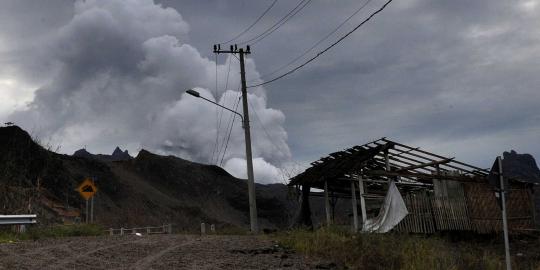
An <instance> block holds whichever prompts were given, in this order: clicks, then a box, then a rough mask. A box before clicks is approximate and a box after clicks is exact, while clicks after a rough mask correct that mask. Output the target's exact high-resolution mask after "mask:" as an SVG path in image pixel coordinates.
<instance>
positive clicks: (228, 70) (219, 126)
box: [216, 56, 232, 165]
mask: <svg viewBox="0 0 540 270" xmlns="http://www.w3.org/2000/svg"><path fill="white" fill-rule="evenodd" d="M227 60H228V62H229V65H228V68H227V78H226V79H225V88H224V89H223V93H226V91H227V87H228V86H229V75H230V73H231V60H232V58H231V57H230V56H229V58H228V59H227ZM223 100H224V101H225V99H223ZM216 101H217V97H216ZM222 105H223V106H225V105H226V104H222ZM223 110H224V109H223V108H222V107H219V117H218V125H217V137H218V141H219V134H220V129H221V122H222V119H223ZM221 145H223V144H221ZM217 149H218V154H217V156H216V165H217V162H218V160H219V156H220V152H221V146H220V145H219V143H218V144H217Z"/></svg>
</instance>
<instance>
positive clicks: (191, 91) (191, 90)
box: [186, 89, 201, 97]
mask: <svg viewBox="0 0 540 270" xmlns="http://www.w3.org/2000/svg"><path fill="white" fill-rule="evenodd" d="M186 93H188V94H190V95H192V96H194V97H201V95H200V94H199V92H197V91H195V90H193V89H189V90H187V91H186Z"/></svg>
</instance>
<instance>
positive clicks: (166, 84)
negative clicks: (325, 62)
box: [9, 0, 290, 182]
mask: <svg viewBox="0 0 540 270" xmlns="http://www.w3.org/2000/svg"><path fill="white" fill-rule="evenodd" d="M189 28H190V27H189V24H188V23H187V22H185V21H184V20H183V18H182V16H181V14H180V13H178V11H177V10H175V9H172V8H166V7H162V6H160V5H156V4H155V3H153V2H152V1H145V0H140V1H139V0H130V1H124V0H122V1H84V2H79V1H78V2H75V3H74V9H73V14H72V16H71V17H70V18H69V19H67V20H66V21H65V22H64V23H63V24H61V26H60V27H58V28H55V31H51V33H49V34H50V36H49V38H48V39H47V40H44V41H43V42H42V44H41V47H40V48H35V50H38V51H40V52H36V53H35V54H36V55H39V54H41V55H43V56H47V57H44V58H35V59H34V60H35V61H38V60H42V61H45V62H54V63H56V70H54V71H52V72H51V78H50V80H49V81H48V82H47V83H45V84H43V85H40V86H39V89H37V90H36V91H35V93H34V98H33V100H32V102H31V103H30V104H29V105H28V106H27V107H26V108H22V109H19V110H17V111H15V112H13V113H12V114H11V115H10V116H9V119H10V120H13V121H14V122H16V123H17V124H20V125H22V126H23V127H25V128H27V129H31V130H34V132H35V133H36V136H38V137H42V138H51V140H52V142H53V143H57V144H61V145H62V147H63V148H64V151H67V152H71V151H74V150H75V149H77V148H80V147H82V146H84V145H88V146H89V149H90V150H94V151H98V152H106V151H110V149H113V148H114V145H117V144H119V145H120V146H122V147H125V148H128V149H130V150H131V151H132V152H136V150H138V149H140V147H144V148H147V149H149V150H151V151H155V152H158V153H161V154H174V155H178V156H180V157H183V158H187V159H190V160H193V161H198V162H211V163H217V162H218V161H220V160H221V158H218V157H217V156H218V154H217V152H215V150H214V148H215V147H214V144H215V142H216V139H215V138H216V133H218V132H220V135H221V136H220V137H219V140H218V143H219V145H220V147H221V148H220V149H222V148H223V147H224V146H223V144H224V141H225V140H224V138H225V135H226V133H227V132H226V128H225V126H226V123H228V121H229V119H230V117H229V114H228V113H223V114H224V116H223V126H222V127H221V128H220V130H219V131H218V129H217V122H218V120H217V119H218V118H220V117H219V114H218V112H217V107H215V106H213V105H211V104H207V103H204V102H201V100H198V99H196V98H193V97H191V96H188V95H186V94H183V92H184V91H185V90H186V89H189V88H196V89H198V90H199V91H200V92H201V94H202V95H203V96H205V97H208V98H210V99H213V100H216V101H217V102H220V103H222V104H225V105H227V106H230V107H232V104H235V101H236V100H237V97H238V92H237V89H238V87H237V82H238V81H239V76H238V74H239V71H238V67H237V66H238V65H237V63H236V62H235V64H234V65H232V64H231V68H230V70H229V66H228V62H226V63H222V64H220V65H218V66H217V69H218V70H217V72H218V73H219V74H224V73H226V72H230V76H229V80H230V81H231V83H230V84H228V86H227V87H226V84H227V83H226V78H224V77H220V78H219V82H218V89H215V72H216V66H215V63H214V62H213V61H212V60H210V59H208V58H206V57H203V56H201V55H200V54H199V52H198V50H197V49H196V48H194V47H193V46H191V45H190V44H188V43H186V42H187V40H188V35H189ZM15 52H16V51H15ZM230 61H236V60H234V58H231V59H230ZM20 69H21V70H22V71H24V70H25V65H22V66H21V67H20ZM246 69H247V73H248V75H249V76H251V77H257V76H258V73H257V71H256V69H255V65H254V62H253V61H252V60H250V59H248V61H247V63H246ZM233 89H234V90H233ZM249 100H250V104H251V106H252V111H253V113H256V114H257V116H258V119H260V121H261V122H262V123H264V125H265V126H267V128H268V130H269V131H268V133H269V134H271V136H273V137H274V139H275V140H276V142H274V144H275V145H278V146H279V147H280V151H275V150H274V147H276V146H274V144H269V143H267V141H264V140H257V139H255V140H254V142H253V154H254V157H256V158H257V162H256V163H255V165H256V166H255V173H256V174H257V177H256V180H257V181H260V182H275V181H280V180H281V179H280V176H279V174H278V173H277V172H279V169H277V167H276V166H284V165H285V164H286V162H287V161H288V160H289V159H290V152H289V148H288V146H287V143H286V139H287V134H286V132H285V130H284V129H283V128H282V124H283V122H284V120H285V116H284V115H283V113H281V112H280V111H278V110H273V109H270V108H267V104H266V95H265V92H264V89H262V88H259V89H256V91H255V92H253V93H251V94H250V95H249ZM232 132H233V134H232V137H233V139H232V140H230V142H229V145H228V151H227V153H226V154H225V155H224V156H223V161H224V167H225V168H226V169H228V170H229V171H230V172H231V173H233V174H235V175H237V176H239V177H244V174H245V172H244V171H245V168H243V169H242V168H238V167H237V166H234V164H235V162H236V163H237V162H238V160H242V159H243V158H244V154H245V153H244V150H243V149H244V147H243V145H244V142H243V140H240V138H242V131H241V129H240V125H239V124H238V122H237V124H236V126H234V127H233V129H232ZM253 134H254V137H262V136H263V134H262V130H254V132H253ZM95 149H97V150H95ZM134 150H135V151H134ZM220 156H221V155H220Z"/></svg>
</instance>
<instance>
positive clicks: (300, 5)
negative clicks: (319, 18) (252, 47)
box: [238, 0, 311, 44]
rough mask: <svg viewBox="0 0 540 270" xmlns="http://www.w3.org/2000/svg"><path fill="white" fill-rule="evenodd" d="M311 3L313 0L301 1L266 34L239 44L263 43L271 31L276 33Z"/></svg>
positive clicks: (266, 31) (267, 30)
mask: <svg viewBox="0 0 540 270" xmlns="http://www.w3.org/2000/svg"><path fill="white" fill-rule="evenodd" d="M309 2H311V0H300V2H299V3H298V4H297V5H296V6H295V7H294V8H293V9H292V10H291V11H289V13H287V14H286V15H285V16H283V18H281V19H279V20H278V21H277V22H276V23H274V24H273V25H272V26H270V27H269V28H268V29H266V30H265V31H264V32H262V33H261V34H259V35H257V36H255V37H253V38H251V39H248V40H246V41H242V42H239V43H238V44H247V43H250V42H252V41H254V40H256V41H255V42H259V41H261V40H262V39H264V38H265V37H267V36H268V35H269V34H271V33H269V32H270V31H272V32H274V31H275V30H276V29H277V28H279V27H281V26H282V25H283V24H285V23H286V22H287V21H288V20H289V19H290V18H292V17H293V16H294V15H296V13H298V12H299V11H300V10H302V9H303V8H304V7H305V6H306V5H307V4H308V3H309ZM302 4H303V6H302ZM293 13H294V14H293ZM291 14H293V15H292V16H291ZM276 27H277V28H276ZM267 33H268V34H267Z"/></svg>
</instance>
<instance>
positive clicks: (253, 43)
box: [251, 0, 311, 46]
mask: <svg viewBox="0 0 540 270" xmlns="http://www.w3.org/2000/svg"><path fill="white" fill-rule="evenodd" d="M309 3H311V0H308V1H306V2H305V3H304V5H302V6H301V7H300V8H299V9H298V10H296V11H295V12H294V13H293V14H292V15H291V16H289V17H288V18H287V19H286V20H285V21H283V22H282V23H281V24H280V25H278V26H277V27H276V28H274V29H272V30H271V31H270V32H268V33H266V34H265V35H263V36H262V37H260V38H259V39H257V40H255V41H253V42H252V43H251V45H252V46H253V45H255V44H257V43H259V42H260V41H261V40H263V39H265V38H266V37H267V36H269V35H270V34H272V33H274V32H275V31H276V30H278V29H279V28H280V27H281V26H282V25H284V24H285V23H287V21H289V20H290V19H291V18H292V17H294V16H295V15H296V14H297V13H298V12H300V11H301V10H302V9H304V7H306V6H307V5H308V4H309Z"/></svg>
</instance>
